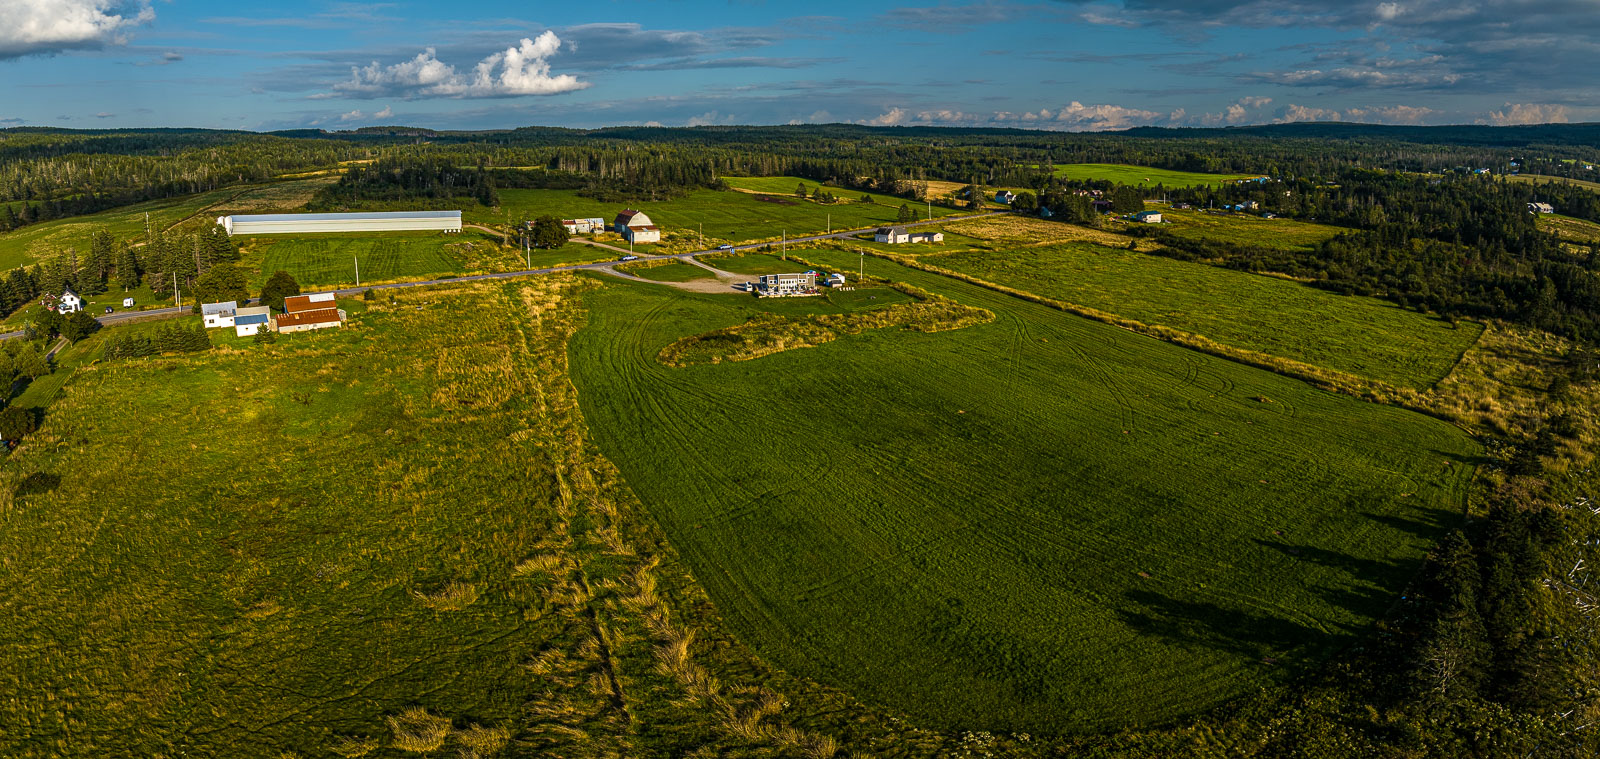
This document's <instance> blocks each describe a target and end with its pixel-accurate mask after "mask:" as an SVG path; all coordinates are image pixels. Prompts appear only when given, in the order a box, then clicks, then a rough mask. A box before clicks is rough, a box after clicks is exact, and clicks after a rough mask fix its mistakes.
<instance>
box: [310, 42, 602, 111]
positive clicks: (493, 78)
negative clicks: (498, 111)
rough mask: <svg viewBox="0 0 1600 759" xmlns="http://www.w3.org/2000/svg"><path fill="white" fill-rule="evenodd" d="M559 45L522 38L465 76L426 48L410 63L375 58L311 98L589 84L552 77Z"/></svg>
mask: <svg viewBox="0 0 1600 759" xmlns="http://www.w3.org/2000/svg"><path fill="white" fill-rule="evenodd" d="M560 49H561V39H560V38H559V37H557V36H556V33H555V32H552V31H546V32H544V33H543V34H540V35H539V36H538V37H537V38H535V39H528V38H526V37H524V38H523V39H522V41H521V42H520V43H519V44H518V45H516V46H514V47H508V48H506V49H505V50H502V51H500V52H498V53H494V54H492V55H490V56H488V57H487V58H484V59H483V60H481V61H479V62H478V64H477V65H476V66H474V67H473V69H472V73H471V74H463V73H461V72H458V71H456V68H455V66H452V65H450V64H448V63H445V62H444V61H441V60H439V58H438V54H437V52H435V49H434V48H431V47H430V48H427V49H425V50H423V51H422V52H421V53H418V54H417V56H416V57H415V58H412V59H411V60H409V61H402V62H400V63H395V64H390V65H388V66H383V65H381V64H379V63H378V62H377V61H373V62H372V63H370V64H368V65H366V66H360V67H353V68H351V69H350V79H349V81H345V82H340V83H338V84H335V85H334V86H333V89H334V91H333V92H331V93H324V94H322V95H317V96H313V97H320V98H328V97H352V98H378V97H403V98H408V99H409V98H432V97H445V98H487V97H517V96H522V95H555V94H559V93H562V92H572V91H573V90H581V89H583V88H585V87H588V86H589V83H588V82H580V81H578V78H577V77H575V76H573V75H571V74H561V75H558V76H551V75H550V63H549V61H548V60H547V59H548V58H550V56H552V55H555V54H556V52H557V51H558V50H560Z"/></svg>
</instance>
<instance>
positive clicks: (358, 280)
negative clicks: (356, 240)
mask: <svg viewBox="0 0 1600 759" xmlns="http://www.w3.org/2000/svg"><path fill="white" fill-rule="evenodd" d="M350 260H351V261H354V262H355V264H356V287H360V286H361V259H359V258H356V257H355V256H351V257H350Z"/></svg>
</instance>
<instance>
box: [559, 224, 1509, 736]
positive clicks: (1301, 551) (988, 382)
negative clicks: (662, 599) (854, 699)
mask: <svg viewBox="0 0 1600 759" xmlns="http://www.w3.org/2000/svg"><path fill="white" fill-rule="evenodd" d="M802 255H804V256H805V257H807V258H810V259H812V260H814V261H816V262H817V263H819V264H822V265H826V266H830V267H840V268H848V266H849V265H852V264H854V263H855V262H856V256H855V254H853V253H844V252H840V251H824V250H808V251H804V253H803V254H802ZM869 267H870V269H869V270H870V271H872V272H873V273H876V274H879V275H883V276H888V277H890V278H893V279H899V280H903V281H906V282H908V283H911V284H913V285H916V286H918V287H921V288H924V289H926V290H929V291H933V292H935V293H939V294H942V295H946V296H948V297H952V298H955V299H956V300H958V301H959V302H961V303H964V304H967V305H972V306H980V307H982V308H986V309H989V310H991V311H993V312H994V313H995V314H996V315H997V319H996V320H995V321H994V322H992V323H988V324H980V325H977V326H969V327H966V328H963V329H958V330H953V331H947V332H939V333H933V334H927V333H917V332H909V331H905V330H899V329H884V330H877V331H868V332H865V333H862V334H860V335H855V336H847V337H841V338H839V339H837V340H834V341H833V342H829V343H826V344H824V345H820V346H817V347H813V348H806V349H803V350H789V351H786V352H782V353H777V354H774V355H769V356H766V357H763V358H759V359H756V360H752V361H745V362H738V363H724V364H719V365H702V366H693V367H688V368H682V369H673V368H668V367H666V366H664V365H662V364H661V363H660V362H659V361H658V359H657V354H658V352H659V351H660V350H661V349H662V347H663V346H666V345H668V344H670V343H672V342H673V341H674V340H677V339H679V338H681V337H684V336H688V335H695V334H700V333H704V332H707V331H710V330H715V329H720V328H724V327H728V326H731V325H735V324H741V323H744V322H745V321H746V320H748V319H750V318H751V317H752V311H753V309H755V308H756V307H757V306H758V305H761V304H759V303H758V302H756V301H739V300H729V299H725V298H715V297H710V296H702V295H696V294H692V293H686V292H682V291H677V290H670V289H668V288H661V287H654V286H649V285H641V284H634V283H626V282H610V281H608V282H607V283H606V286H604V287H603V288H601V289H599V290H596V291H593V292H591V293H590V294H589V295H587V296H586V303H587V304H588V306H589V309H588V312H589V322H588V325H587V327H586V328H584V329H583V330H581V331H579V332H578V333H577V335H576V336H575V337H574V340H573V342H572V348H571V353H570V355H571V359H572V362H573V378H574V381H575V382H576V384H577V386H578V389H579V399H580V402H581V404H582V408H583V411H584V417H585V418H586V419H587V420H588V422H589V424H590V426H591V429H592V430H593V432H594V435H595V438H596V440H597V442H598V443H599V444H600V446H601V448H602V450H603V451H604V452H605V453H606V454H607V455H608V457H609V458H610V459H611V460H612V461H614V462H616V464H617V465H618V467H619V468H620V469H621V471H622V473H623V475H624V476H625V477H626V478H627V480H628V482H629V485H630V486H631V488H632V489H633V490H634V491H635V492H636V493H638V494H639V496H640V497H641V499H642V500H643V501H644V503H645V506H646V507H647V508H648V509H650V511H651V512H652V513H653V514H654V515H655V516H656V518H657V519H658V520H659V521H660V523H661V525H662V526H663V527H664V529H665V530H666V532H667V534H668V536H669V538H670V539H671V540H672V541H673V543H674V544H675V546H676V547H677V549H678V551H679V553H680V554H681V555H683V556H684V558H685V560H686V561H687V562H688V564H689V565H690V566H691V567H692V568H693V569H694V571H695V575H696V577H697V578H698V579H699V581H700V582H701V583H702V584H703V585H704V586H705V587H706V588H707V590H708V591H709V593H710V595H711V597H712V599H713V600H714V601H715V602H716V603H717V605H718V607H719V609H720V610H721V612H722V613H723V614H724V615H725V616H726V617H727V618H728V619H729V621H730V623H731V624H732V625H733V626H734V627H735V629H736V630H737V632H738V633H739V634H740V637H741V639H742V640H745V641H747V642H749V643H750V644H752V645H753V646H754V647H755V648H756V649H757V651H758V653H760V654H762V655H763V656H764V657H766V658H767V659H769V660H770V661H773V662H775V663H777V664H778V665H779V666H781V667H783V668H786V669H788V670H790V671H793V672H795V673H798V674H801V675H804V676H807V677H812V678H815V679H817V680H819V681H821V682H822V683H824V684H826V685H838V686H841V687H844V688H846V689H848V690H849V691H850V692H852V693H854V694H856V695H858V696H859V697H861V698H863V699H864V700H866V701H868V702H869V703H875V704H882V705H884V706H886V707H887V708H890V709H894V710H903V711H905V712H907V713H909V714H910V715H911V717H912V718H913V721H914V722H917V723H922V724H927V725H931V726H936V727H946V728H953V729H960V730H976V729H988V730H1004V731H1018V732H1033V733H1042V732H1062V731H1068V732H1070V731H1081V730H1102V729H1114V728H1120V727H1126V726H1130V725H1136V724H1152V723H1161V722H1165V721H1170V720H1175V719H1178V718H1180V717H1182V716H1184V715H1189V714H1194V713H1196V712H1199V711H1201V710H1204V709H1207V708H1209V707H1212V706H1216V705H1218V704H1221V703H1223V702H1224V701H1226V700H1228V699H1231V698H1233V697H1236V696H1240V695H1243V694H1247V693H1251V692H1254V691H1255V690H1257V689H1258V688H1261V687H1263V686H1268V685H1270V684H1273V683H1280V682H1283V681H1285V680H1287V679H1289V678H1291V677H1293V676H1294V675H1296V674H1298V673H1302V672H1304V671H1306V670H1307V668H1310V667H1314V666H1316V665H1317V664H1319V663H1320V662H1321V661H1322V660H1323V659H1324V657H1326V656H1328V655H1329V654H1331V653H1333V652H1334V651H1336V650H1338V649H1339V648H1341V647H1343V646H1346V645H1349V644H1351V643H1352V642H1353V641H1354V640H1355V639H1356V638H1357V636H1358V635H1361V634H1363V633H1365V632H1366V631H1367V630H1368V625H1369V624H1370V623H1371V622H1372V621H1373V619H1374V618H1376V617H1377V616H1379V615H1381V614H1382V613H1384V611H1385V609H1387V608H1388V606H1389V605H1390V604H1391V603H1392V602H1393V599H1394V597H1395V596H1396V594H1398V592H1399V591H1400V589H1401V588H1402V587H1403V586H1404V585H1405V584H1406V582H1407V581H1408V580H1409V579H1410V578H1411V576H1412V575H1413V573H1414V572H1415V571H1416V569H1417V568H1418V567H1419V566H1420V562H1421V558H1422V556H1423V554H1424V552H1425V551H1426V550H1427V548H1428V546H1430V545H1431V544H1432V542H1433V541H1434V540H1435V539H1436V538H1438V537H1439V536H1440V535H1441V534H1442V531H1443V530H1444V529H1446V528H1447V527H1448V526H1450V525H1452V524H1454V522H1455V520H1456V518H1457V515H1459V514H1460V512H1461V508H1462V504H1463V500H1464V495H1465V488H1466V483H1467V481H1468V479H1469V477H1470V473H1471V462H1472V461H1473V460H1474V457H1475V456H1476V455H1477V454H1478V449H1477V446H1476V445H1475V444H1474V443H1473V441H1472V440H1471V439H1469V438H1468V437H1467V436H1466V435H1465V434H1463V433H1462V432H1461V431H1459V430H1458V429H1456V428H1455V427H1453V426H1451V425H1449V424H1446V423H1443V422H1440V421H1438V420H1435V419H1432V418H1429V417H1425V416H1421V415H1418V414H1414V413H1411V412H1407V411H1403V410H1400V409H1397V408H1393V407H1386V406H1380V405H1376V404H1371V403H1363V402H1359V401H1356V400H1353V399H1351V398H1348V397H1343V396H1336V395H1332V394H1328V393H1324V392H1320V391H1316V390H1313V389H1311V388H1310V387H1309V386H1307V385H1305V384H1303V383H1300V382H1297V381H1293V380H1290V379H1287V378H1285V377H1282V376H1280V375H1276V374H1272V373H1269V372H1265V371H1260V370H1256V369H1252V368H1249V367H1245V366H1242V365H1239V364H1235V363H1232V362H1229V361H1225V360H1221V359H1217V358H1213V357H1210V356H1207V355H1204V354H1200V353H1196V352H1193V351H1189V350H1185V349H1182V348H1178V347H1176V346H1173V345H1170V344H1168V343H1163V342H1160V341H1157V340H1153V339H1149V338H1145V337H1142V336H1138V335H1134V334H1131V333H1129V332H1126V331H1123V330H1120V329H1116V328H1114V327H1111V326H1108V325H1104V324H1100V323H1098V322H1093V321H1089V320H1086V319H1080V318H1077V317H1074V316H1071V315H1068V314H1065V313H1062V312H1059V311H1056V310H1053V309H1049V308H1046V307H1043V306H1039V305H1035V304H1032V303H1028V302H1025V301H1021V300H1018V299H1015V298H1011V297H1008V296H1004V295H1001V294H998V293H995V292H992V291H989V290H986V289H982V288H979V287H976V286H972V285H967V284H965V283H961V282H958V281H955V280H951V279H949V278H945V277H940V276H937V275H933V274H927V273H924V272H919V271H915V270H911V269H907V268H903V267H899V266H896V265H893V264H889V263H887V262H883V261H870V262H869ZM763 307H764V306H763Z"/></svg>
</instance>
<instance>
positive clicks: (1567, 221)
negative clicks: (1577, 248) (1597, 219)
mask: <svg viewBox="0 0 1600 759" xmlns="http://www.w3.org/2000/svg"><path fill="white" fill-rule="evenodd" d="M1538 224H1539V229H1540V230H1542V231H1545V232H1549V233H1551V234H1554V235H1557V236H1559V237H1560V238H1561V239H1563V240H1570V241H1572V242H1580V243H1600V224H1596V223H1594V222H1592V221H1585V220H1583V219H1574V218H1572V217H1571V216H1560V215H1557V214H1544V215H1541V216H1540V217H1539V222H1538Z"/></svg>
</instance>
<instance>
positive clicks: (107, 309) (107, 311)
mask: <svg viewBox="0 0 1600 759" xmlns="http://www.w3.org/2000/svg"><path fill="white" fill-rule="evenodd" d="M106 313H108V314H109V313H111V307H110V306H106Z"/></svg>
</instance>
